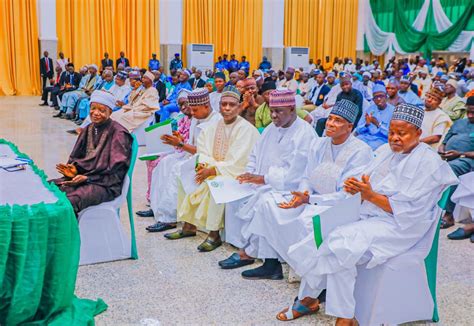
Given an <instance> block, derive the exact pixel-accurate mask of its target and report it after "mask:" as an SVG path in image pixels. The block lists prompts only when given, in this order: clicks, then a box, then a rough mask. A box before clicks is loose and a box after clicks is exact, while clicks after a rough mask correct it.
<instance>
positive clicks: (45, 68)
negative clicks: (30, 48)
mask: <svg viewBox="0 0 474 326" xmlns="http://www.w3.org/2000/svg"><path fill="white" fill-rule="evenodd" d="M43 54H44V57H43V58H41V59H40V72H41V78H42V79H43V89H45V87H46V81H47V80H48V79H52V78H53V76H54V71H53V59H51V58H49V57H48V56H49V53H48V51H44V53H43Z"/></svg>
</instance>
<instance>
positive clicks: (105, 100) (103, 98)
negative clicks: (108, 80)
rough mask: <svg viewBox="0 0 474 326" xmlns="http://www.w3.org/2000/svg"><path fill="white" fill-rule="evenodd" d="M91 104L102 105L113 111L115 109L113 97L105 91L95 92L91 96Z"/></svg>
mask: <svg viewBox="0 0 474 326" xmlns="http://www.w3.org/2000/svg"><path fill="white" fill-rule="evenodd" d="M91 103H99V104H103V105H105V106H107V107H109V108H110V109H111V110H113V109H114V107H115V97H114V95H113V94H112V93H109V92H107V91H104V90H96V91H94V92H92V94H91Z"/></svg>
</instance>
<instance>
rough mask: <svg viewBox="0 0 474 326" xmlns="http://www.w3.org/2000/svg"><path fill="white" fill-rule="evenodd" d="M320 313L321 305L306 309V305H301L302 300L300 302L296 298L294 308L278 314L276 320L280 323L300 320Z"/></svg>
mask: <svg viewBox="0 0 474 326" xmlns="http://www.w3.org/2000/svg"><path fill="white" fill-rule="evenodd" d="M318 311H319V303H318V305H317V307H316V308H313V309H311V308H310V307H306V306H305V305H303V304H302V303H301V300H298V298H295V302H294V303H293V306H291V307H288V308H285V309H284V310H283V311H281V312H280V313H278V315H277V316H276V318H277V319H278V320H280V321H289V320H294V319H298V318H300V317H303V316H306V315H312V314H315V313H317V312H318Z"/></svg>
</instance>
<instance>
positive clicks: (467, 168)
mask: <svg viewBox="0 0 474 326" xmlns="http://www.w3.org/2000/svg"><path fill="white" fill-rule="evenodd" d="M471 163H472V159H470V158H457V159H455V160H452V161H449V162H448V164H449V166H450V167H451V169H452V170H453V172H454V174H455V175H456V176H457V177H459V176H461V175H463V174H466V173H469V172H471V171H472V166H471ZM457 187H458V186H451V187H450V189H449V197H448V202H447V203H446V207H445V210H446V213H453V212H454V207H456V204H454V203H453V202H452V201H451V196H452V195H453V193H454V191H456V188H457Z"/></svg>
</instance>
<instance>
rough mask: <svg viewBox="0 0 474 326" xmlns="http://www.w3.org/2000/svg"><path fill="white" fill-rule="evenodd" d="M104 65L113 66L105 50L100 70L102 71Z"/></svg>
mask: <svg viewBox="0 0 474 326" xmlns="http://www.w3.org/2000/svg"><path fill="white" fill-rule="evenodd" d="M105 67H112V68H113V67H114V62H113V61H112V59H110V58H109V54H108V53H107V52H105V53H104V59H102V60H101V71H104V70H105Z"/></svg>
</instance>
